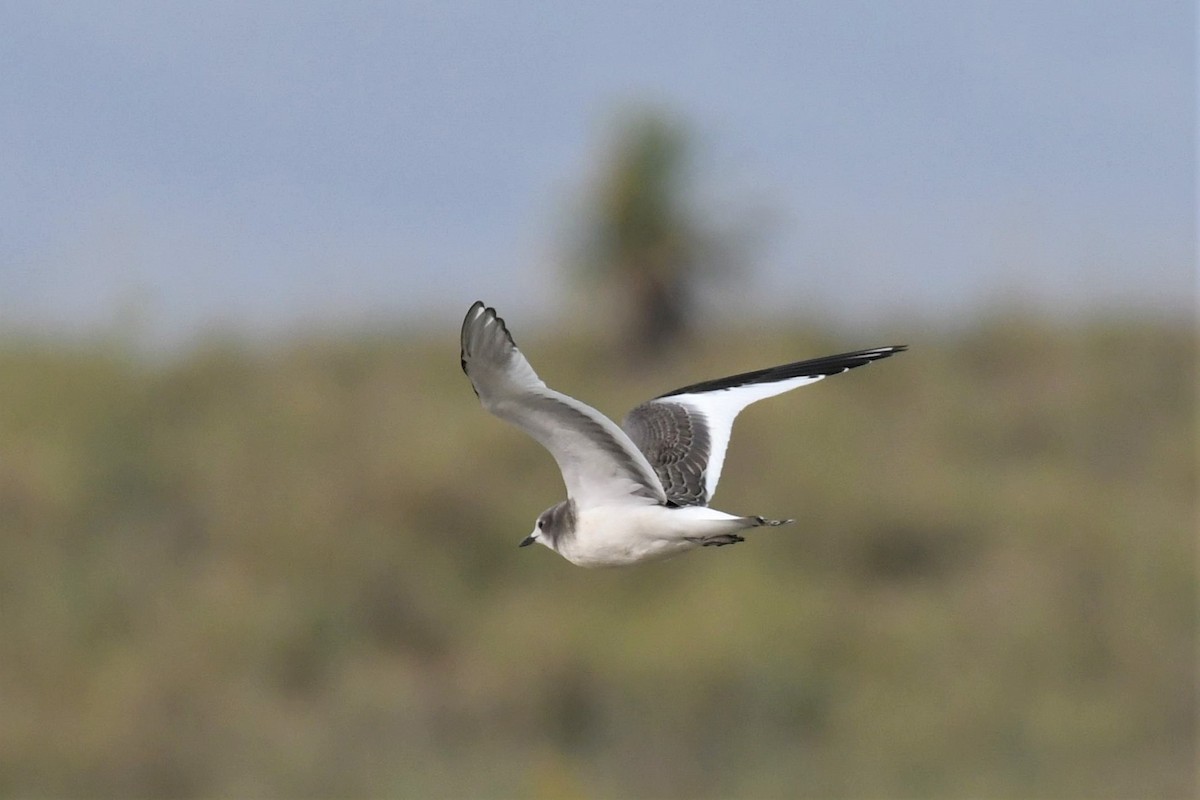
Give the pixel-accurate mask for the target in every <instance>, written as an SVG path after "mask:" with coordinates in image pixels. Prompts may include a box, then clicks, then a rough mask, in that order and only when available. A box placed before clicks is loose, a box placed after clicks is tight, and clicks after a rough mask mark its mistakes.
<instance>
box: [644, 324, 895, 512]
mask: <svg viewBox="0 0 1200 800" xmlns="http://www.w3.org/2000/svg"><path fill="white" fill-rule="evenodd" d="M905 349H907V348H906V347H905V346H904V345H898V346H894V347H876V348H874V349H871V350H857V351H855V352H853V353H841V354H839V355H836V356H826V357H824V358H815V359H812V360H810V361H797V362H795V363H792V364H784V365H782V366H778V367H770V368H768V369H760V370H756V371H755V372H744V373H742V374H740V375H732V376H730V377H728V378H719V379H717V380H713V381H704V382H703V383H696V384H692V385H691V386H685V387H683V388H682V389H676V390H675V391H673V392H668V393H667V394H664V395H662V396H660V397H656V398H655V399H653V400H650V401H648V402H646V403H642V404H641V405H640V406H638V407H637V408H635V409H633V410H632V411H630V412H629V414H628V415H627V416H626V417H625V422H624V423H623V427H624V428H625V431H626V433H628V434H629V438H630V439H632V440H633V442H634V444H636V445H637V446H638V447H639V448H640V449H641V451H642V452H643V453H645V455H646V458H647V460H648V461H649V462H650V464H651V466H652V467H653V468H654V470H655V472H657V473H658V477H659V480H660V481H661V482H662V485H663V488H664V489H665V490H666V493H667V499H668V501H670V502H671V503H673V504H675V505H707V504H708V501H709V499H710V498H711V497H712V496H713V493H714V492H715V491H716V490H717V481H719V480H720V479H721V467H722V465H724V463H725V451H726V449H727V448H728V446H729V434H730V431H732V430H733V420H734V419H735V418H736V417H737V415H738V413H739V412H741V410H742V409H743V408H745V407H746V406H748V405H750V404H751V403H753V402H754V401H756V400H762V399H764V398H766V397H773V396H774V395H777V394H781V393H783V392H787V391H790V390H792V389H797V388H799V387H801V386H806V385H808V384H810V383H814V382H816V381H819V380H821V379H822V378H825V377H828V376H829V375H837V374H838V373H840V372H845V371H846V370H848V369H854V368H855V367H861V366H862V365H864V364H869V363H871V362H872V361H878V360H879V359H881V358H887V357H888V356H890V355H893V354H895V353H899V352H902V351H904V350H905Z"/></svg>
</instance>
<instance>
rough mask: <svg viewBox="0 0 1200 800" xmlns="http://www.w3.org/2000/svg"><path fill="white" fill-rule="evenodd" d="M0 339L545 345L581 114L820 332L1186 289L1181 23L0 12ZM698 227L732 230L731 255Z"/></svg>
mask: <svg viewBox="0 0 1200 800" xmlns="http://www.w3.org/2000/svg"><path fill="white" fill-rule="evenodd" d="M0 31H3V33H0V36H2V37H3V39H4V46H3V47H2V48H0V107H2V108H3V112H2V115H0V124H2V127H0V174H3V176H4V180H2V181H0V327H8V328H12V327H16V328H30V327H32V328H35V329H49V330H71V331H79V330H87V329H88V328H89V327H91V326H95V325H104V324H105V323H106V322H108V321H110V320H112V319H113V318H114V316H120V315H122V314H125V313H127V312H128V310H129V309H130V308H137V309H139V311H138V314H139V315H140V316H141V318H142V320H143V322H144V323H145V324H146V330H147V331H148V332H150V333H152V334H153V335H155V336H163V337H176V338H178V337H188V336H190V335H192V334H194V333H195V332H196V331H198V330H201V329H204V328H206V327H210V326H213V325H232V326H235V327H237V328H239V329H242V330H247V331H260V330H261V331H278V330H289V329H294V328H297V327H301V326H302V325H303V324H305V323H306V322H311V321H319V322H322V323H328V324H335V325H343V324H345V325H354V324H359V323H361V322H362V321H364V320H378V321H384V322H389V321H392V322H395V321H401V322H402V321H404V320H406V319H413V318H417V317H421V318H424V319H431V318H440V317H441V316H443V315H445V316H446V317H447V318H452V319H455V320H456V318H457V317H458V316H459V315H460V314H461V313H462V310H463V309H465V308H466V306H467V305H468V304H469V303H470V302H471V301H472V300H474V299H476V298H477V297H479V298H483V299H485V300H487V301H488V302H490V303H493V304H496V305H500V306H502V307H503V308H504V309H505V311H506V313H509V314H513V315H518V314H530V315H537V314H542V315H545V313H546V312H545V309H546V308H548V307H553V306H552V301H555V300H557V299H558V298H560V297H562V296H563V295H564V294H566V295H570V293H572V292H578V291H579V286H578V284H575V283H572V282H571V281H570V280H569V279H568V278H567V277H566V275H565V274H564V269H563V267H562V262H563V253H564V251H565V250H566V244H565V242H566V240H567V239H568V236H567V231H569V229H570V227H571V225H572V213H571V210H572V209H574V208H578V207H579V205H580V197H581V195H582V192H583V189H584V187H585V186H586V183H587V179H588V176H589V175H590V174H591V173H592V171H593V170H594V169H595V164H596V159H597V156H598V154H599V153H601V152H602V151H603V146H604V142H605V140H606V132H607V131H609V130H611V122H612V118H613V113H614V111H615V110H616V109H619V108H621V107H622V105H624V104H627V103H630V102H655V103H662V104H664V105H665V106H666V107H668V108H670V109H672V111H673V113H675V114H677V115H678V116H679V117H680V118H681V119H683V120H685V121H686V122H688V123H689V124H690V125H691V126H692V128H693V130H694V131H695V133H696V135H697V141H696V146H697V156H698V159H697V165H696V166H697V171H698V173H699V174H698V180H697V193H696V199H695V202H696V204H697V205H699V206H701V207H704V208H707V209H709V210H710V212H711V213H713V214H714V216H715V217H716V218H717V222H718V223H721V224H728V225H733V226H735V227H736V224H737V221H740V220H743V219H745V218H747V217H753V216H754V215H755V214H756V213H757V212H759V211H761V210H767V211H769V218H770V224H769V225H767V226H766V228H765V230H764V231H763V232H762V233H761V235H760V236H759V238H758V240H757V245H756V246H755V247H754V248H753V250H752V257H751V258H750V259H749V263H748V264H747V265H746V269H745V271H744V272H743V273H742V276H741V279H739V281H738V284H737V287H738V291H737V292H736V297H735V300H734V302H736V303H738V304H741V305H740V307H742V308H747V307H750V306H751V305H755V306H758V305H765V306H767V307H769V308H771V309H773V310H774V311H776V312H778V313H782V314H805V313H818V312H819V313H822V314H824V315H825V316H828V317H830V318H832V319H835V320H838V319H840V320H847V321H854V320H859V319H874V318H878V317H880V316H889V315H893V314H897V313H901V314H908V313H913V314H917V315H931V316H935V317H943V318H945V317H958V316H961V315H963V314H969V313H972V312H973V311H975V310H977V309H979V308H980V307H986V306H987V305H988V304H989V303H992V302H994V301H995V300H996V299H997V298H1000V299H1003V300H1005V301H1006V302H1007V301H1012V300H1014V299H1023V300H1027V301H1029V302H1032V303H1036V304H1038V305H1040V306H1042V307H1044V308H1054V309H1057V308H1062V309H1065V310H1068V311H1076V310H1087V309H1091V308H1097V307H1104V308H1108V307H1118V308H1138V309H1153V310H1156V311H1166V312H1180V311H1184V310H1187V309H1189V308H1191V307H1192V305H1193V304H1194V303H1195V300H1196V290H1195V277H1196V274H1195V263H1194V248H1195V234H1194V231H1195V177H1196V172H1195V154H1196V149H1195V141H1194V125H1195V120H1196V112H1195V106H1196V75H1195V52H1194V51H1195V39H1196V20H1195V8H1194V5H1193V4H1192V3H1187V2H1140V3H1127V2H1117V1H1116V0H1095V1H1093V2H1051V3H1044V2H1020V1H1014V0H1003V1H998V2H970V1H968V2H954V1H953V0H945V2H933V1H932V0H925V1H921V0H917V1H914V2H832V1H831V2H819V3H800V2H780V3H739V4H734V3H725V2H719V1H718V0H701V1H698V2H690V3H683V2H678V3H649V2H614V1H612V0H610V1H609V2H605V3H587V4H584V3H576V4H571V3H554V2H544V3H534V2H512V3H482V2H481V3H448V2H411V3H358V2H338V3H322V2H253V3H242V2H207V3H201V2H196V3H182V2H180V3H171V2H166V3H164V2H141V3H134V2H95V3H88V2H78V3H70V2H67V3H33V2H30V3H5V4H3V5H2V6H0ZM730 219H732V220H733V222H730Z"/></svg>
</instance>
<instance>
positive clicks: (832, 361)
mask: <svg viewBox="0 0 1200 800" xmlns="http://www.w3.org/2000/svg"><path fill="white" fill-rule="evenodd" d="M907 349H908V345H906V344H895V345H888V346H886V347H872V348H868V349H866V350H852V351H850V352H849V353H838V354H837V355H833V356H823V357H821V358H813V359H809V360H808V361H796V362H793V363H791V364H782V365H780V366H778V367H768V368H767V369H759V370H755V371H753V372H743V373H740V374H738V375H730V376H729V377H728V378H717V379H716V380H711V381H703V382H701V383H693V384H691V385H690V386H684V387H682V388H680V389H675V390H674V391H670V392H667V393H666V394H664V395H659V397H672V396H674V395H678V394H693V393H697V392H715V391H717V390H719V389H730V388H733V387H735V386H746V385H748V384H753V383H774V382H775V381H782V380H786V379H788V378H797V377H800V376H804V375H811V376H818V375H820V376H829V375H837V374H839V373H842V372H845V371H846V370H848V369H854V368H855V367H861V366H864V365H866V364H870V363H871V362H872V361H879V360H881V359H884V358H888V357H890V356H894V355H896V353H903V352H904V351H905V350H907ZM656 399H657V398H656Z"/></svg>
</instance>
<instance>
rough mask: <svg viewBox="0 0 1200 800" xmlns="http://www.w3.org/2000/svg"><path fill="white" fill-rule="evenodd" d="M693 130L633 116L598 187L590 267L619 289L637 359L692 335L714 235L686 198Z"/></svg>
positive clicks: (653, 356)
mask: <svg viewBox="0 0 1200 800" xmlns="http://www.w3.org/2000/svg"><path fill="white" fill-rule="evenodd" d="M687 162H688V135H687V132H686V130H685V129H684V128H683V126H682V125H680V124H679V123H677V122H675V121H673V120H671V119H669V118H668V117H667V116H666V115H664V114H663V113H661V112H656V111H642V112H640V113H638V114H636V115H633V116H631V117H630V118H629V119H628V120H627V121H626V122H625V123H624V125H623V126H622V127H621V129H620V131H619V133H618V136H617V141H616V146H615V147H614V149H613V153H612V156H611V158H610V160H609V162H608V163H607V164H605V165H604V166H603V167H602V169H601V172H600V176H599V179H598V180H597V182H596V186H595V188H594V190H593V198H592V211H591V213H592V219H591V220H590V221H589V222H588V223H587V225H588V230H587V231H586V232H585V234H584V242H585V244H586V253H585V257H584V260H583V263H584V265H585V267H586V271H587V272H589V273H591V274H593V275H595V276H598V277H599V278H601V279H602V280H605V281H611V282H612V283H613V284H614V285H615V286H616V288H617V290H618V292H619V294H620V296H621V298H622V304H623V306H624V308H625V309H626V312H627V313H626V316H625V319H624V322H623V327H624V332H623V340H624V350H625V354H626V357H627V358H628V359H629V361H630V362H631V363H634V364H644V363H647V362H650V361H654V360H657V359H659V358H661V357H662V356H663V355H664V354H665V353H667V352H668V351H669V350H670V349H671V348H672V346H674V345H675V344H677V343H678V342H680V341H681V340H683V339H684V338H686V336H687V335H688V332H689V319H690V318H691V316H692V306H693V303H694V298H695V284H696V282H697V281H698V280H699V279H700V277H701V275H702V273H704V272H706V271H707V269H706V268H707V267H708V266H709V262H708V261H707V260H705V263H703V264H702V254H703V253H705V252H711V249H710V248H707V247H706V246H704V241H705V240H706V239H707V238H708V237H707V235H706V233H705V232H704V230H703V229H702V227H701V226H700V225H699V223H698V222H697V220H696V219H695V218H694V214H692V213H691V212H690V211H689V210H688V208H687V206H686V203H685V201H684V198H685V193H686V178H687V167H688V163H687Z"/></svg>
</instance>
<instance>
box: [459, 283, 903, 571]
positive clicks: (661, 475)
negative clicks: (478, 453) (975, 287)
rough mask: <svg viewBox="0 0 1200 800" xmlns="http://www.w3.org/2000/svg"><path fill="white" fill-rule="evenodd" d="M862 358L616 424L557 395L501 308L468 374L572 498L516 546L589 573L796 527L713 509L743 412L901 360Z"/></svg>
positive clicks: (472, 334) (486, 319)
mask: <svg viewBox="0 0 1200 800" xmlns="http://www.w3.org/2000/svg"><path fill="white" fill-rule="evenodd" d="M905 349H906V347H905V346H904V345H897V346H892V347H876V348H873V349H870V350H857V351H855V352H852V353H841V354H839V355H835V356H826V357H824V358H815V359H812V360H810V361H797V362H795V363H792V364H783V365H782V366H778V367H769V368H767V369H760V370H756V371H754V372H744V373H742V374H740V375H732V376H730V377H728V378H718V379H717V380H712V381H704V382H702V383H696V384H692V385H691V386H685V387H683V388H682V389H676V390H675V391H673V392H667V393H666V394H664V395H661V396H660V397H656V398H654V399H653V400H650V401H647V402H645V403H642V404H641V405H640V406H638V407H637V408H635V409H633V410H632V411H630V412H629V414H628V415H627V416H626V417H625V421H624V423H623V424H622V425H621V426H620V427H618V426H617V425H616V423H614V422H613V421H612V420H610V419H608V418H607V417H605V416H604V415H603V414H601V413H600V412H599V411H597V410H595V409H594V408H592V407H591V406H589V405H587V404H585V403H581V402H580V401H578V400H576V399H575V398H573V397H569V396H567V395H565V394H562V393H561V392H556V391H554V390H553V389H551V388H550V387H548V386H546V384H545V383H544V382H543V381H542V380H541V379H540V378H539V377H538V376H537V373H536V372H534V371H533V367H531V366H530V365H529V362H528V361H527V360H526V359H525V356H524V355H522V354H521V351H520V350H518V349H517V346H516V344H515V343H514V342H513V338H512V335H511V334H510V333H509V332H508V328H507V327H506V326H505V324H504V320H503V319H501V318H500V317H499V316H497V315H496V310H495V309H494V308H489V307H487V306H485V305H484V304H483V303H481V302H476V303H475V304H474V305H473V306H471V308H470V310H469V311H467V316H466V319H464V320H463V326H462V368H463V372H465V373H466V374H467V377H468V378H470V380H471V385H472V386H473V387H474V389H475V394H476V395H478V397H479V400H480V402H481V403H482V404H483V407H484V408H485V409H487V410H488V411H490V412H491V413H493V414H495V415H496V416H497V417H499V418H500V419H503V420H505V421H507V422H510V423H512V424H513V425H516V426H517V427H518V428H521V429H522V430H523V431H525V432H526V433H528V434H529V435H530V436H532V437H533V438H534V439H536V440H537V441H538V442H539V443H540V444H541V445H542V446H543V447H545V448H546V449H547V450H549V451H550V454H551V455H552V456H554V460H555V461H556V462H557V463H558V468H559V469H560V470H561V471H562V476H563V483H565V484H566V488H567V499H566V500H564V501H562V502H560V503H557V504H555V505H553V506H551V507H550V508H548V509H546V510H545V511H543V512H542V513H541V514H540V515H539V516H538V518H537V524H536V525H535V527H534V529H533V532H532V533H530V534H529V535H528V536H527V537H525V539H524V540H523V541H522V542H521V544H520V546H521V547H525V546H526V545H529V544H533V543H534V542H538V543H539V544H543V545H545V546H546V547H549V548H550V549H551V550H553V551H554V552H556V553H558V554H559V555H561V556H562V557H563V558H565V559H567V560H568V561H570V562H571V563H573V564H578V565H579V566H581V567H611V566H622V565H627V564H636V563H639V562H642V561H652V560H655V559H661V558H668V557H670V556H673V555H676V554H678V553H682V552H686V551H688V550H694V549H695V548H697V547H710V546H721V545H726V544H735V543H737V542H741V541H744V539H743V538H742V536H741V535H740V532H741V531H744V530H746V529H748V528H759V527H764V526H768V527H775V526H778V525H784V524H786V523H789V522H792V520H790V519H783V520H777V519H764V518H763V517H759V516H738V515H735V514H727V513H725V512H724V511H718V510H717V509H715V508H710V507H709V505H708V501H709V499H710V498H711V497H712V495H713V492H715V491H716V489H717V481H718V480H720V478H721V466H722V465H723V464H724V462H725V450H726V448H727V447H728V446H729V434H730V431H731V430H732V429H733V420H734V418H735V417H737V415H738V413H739V412H740V411H741V410H742V409H743V408H745V407H746V406H748V405H750V404H751V403H753V402H755V401H756V400H762V399H764V398H767V397H772V396H774V395H777V394H781V393H783V392H787V391H791V390H792V389H796V388H798V387H801V386H806V385H808V384H810V383H815V382H816V381H819V380H821V379H822V378H825V377H827V376H829V375H837V374H838V373H841V372H845V371H846V370H848V369H853V368H855V367H861V366H863V365H864V364H869V363H871V362H872V361H878V360H879V359H881V358H887V357H889V356H891V355H894V354H896V353H900V352H903V351H904V350H905Z"/></svg>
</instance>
